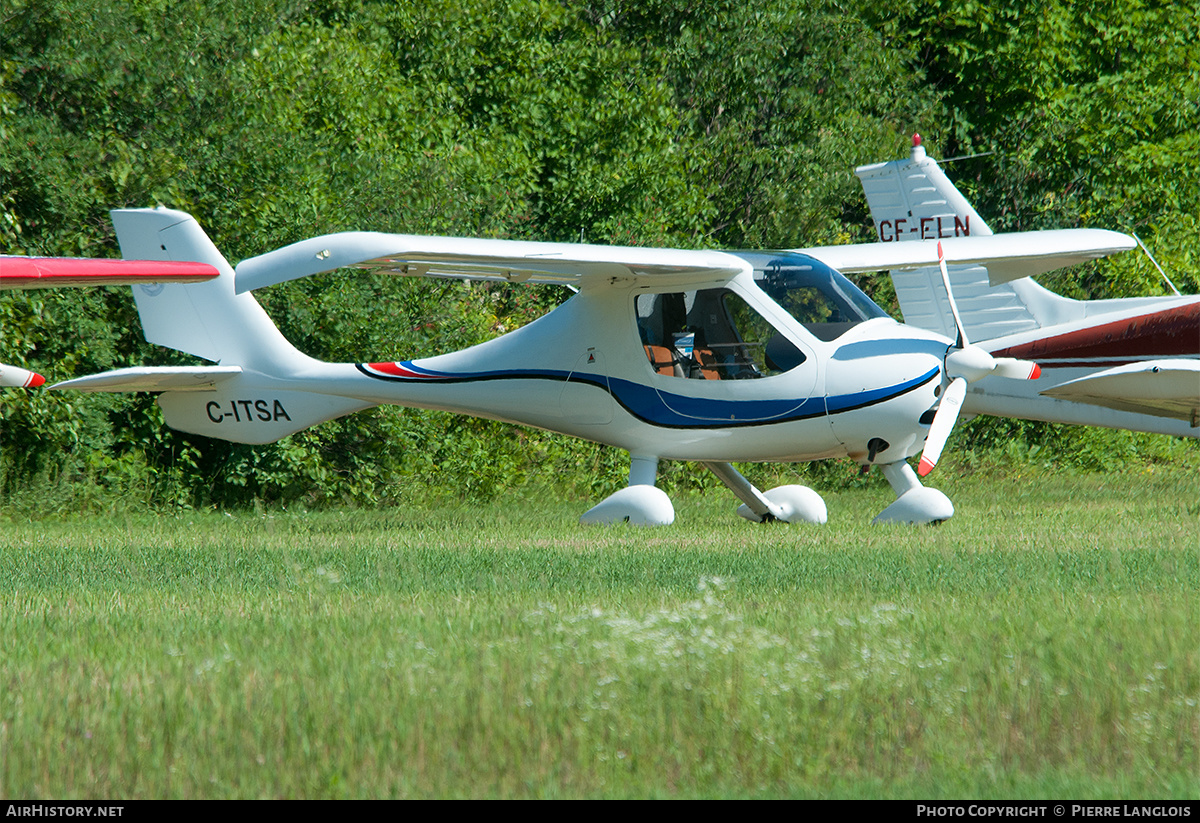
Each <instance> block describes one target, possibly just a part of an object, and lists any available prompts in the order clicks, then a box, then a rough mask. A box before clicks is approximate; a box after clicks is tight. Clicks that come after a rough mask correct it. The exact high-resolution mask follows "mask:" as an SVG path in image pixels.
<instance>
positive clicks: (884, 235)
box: [854, 135, 1065, 342]
mask: <svg viewBox="0 0 1200 823" xmlns="http://www.w3.org/2000/svg"><path fill="white" fill-rule="evenodd" d="M854 173H855V174H857V175H858V178H859V180H860V181H861V182H862V187H863V193H864V194H865V195H866V197H867V205H868V206H870V208H871V219H872V220H874V222H875V232H876V234H877V236H878V238H879V240H880V242H886V243H894V242H905V241H910V240H933V239H941V238H947V237H966V236H972V235H973V236H980V235H990V234H991V233H992V230H991V228H990V227H989V226H988V224H987V223H985V222H984V220H983V218H982V217H980V216H979V213H978V212H977V211H975V209H974V207H972V206H971V204H970V203H969V202H968V201H967V199H966V198H965V197H963V195H962V193H961V192H960V191H959V190H958V189H957V188H956V187H955V185H954V184H953V183H952V182H950V178H948V177H947V176H946V174H945V172H943V171H942V170H941V168H940V167H939V166H938V164H937V161H936V160H934V159H933V158H932V157H929V156H928V155H926V153H925V147H924V146H922V145H921V138H920V136H919V135H913V147H912V152H911V153H910V154H909V156H908V158H907V159H905V160H891V161H888V162H886V163H875V164H873V165H869V166H859V167H858V168H857V169H855V170H854ZM948 270H949V271H948V273H949V277H950V283H951V286H952V288H953V290H954V297H955V300H956V301H957V303H958V309H959V312H960V315H961V317H962V324H963V328H964V330H965V331H966V333H967V335H968V336H969V337H970V339H971V340H974V341H976V342H981V341H984V340H992V339H995V338H997V337H1003V336H1005V335H1009V334H1017V333H1018V332H1024V331H1032V330H1034V329H1037V328H1040V327H1041V325H1042V324H1043V322H1046V320H1047V319H1048V318H1049V317H1050V316H1052V315H1053V312H1054V310H1055V309H1056V308H1057V307H1058V305H1059V303H1061V302H1064V301H1065V298H1061V297H1059V296H1058V295H1056V294H1053V293H1052V292H1049V291H1046V290H1045V289H1043V288H1042V287H1041V286H1039V285H1037V284H1036V283H1034V282H1033V281H1032V280H1029V279H1028V278H1025V279H1023V280H1019V281H1014V282H1011V283H1004V284H1002V285H999V286H992V285H991V283H990V281H989V278H988V271H987V267H986V266H961V265H960V266H949V267H948ZM892 283H893V285H894V286H895V287H896V298H897V300H898V301H899V303H900V311H901V312H902V313H903V315H904V322H905V323H908V324H910V325H913V326H918V327H920V328H923V329H929V330H931V331H936V332H939V333H941V334H944V335H946V336H947V337H951V338H953V337H954V336H955V334H956V329H955V326H954V323H953V320H952V318H951V313H950V310H949V305H948V303H947V300H946V297H945V295H944V289H943V286H942V281H941V272H940V271H939V270H938V268H937V267H936V266H930V267H927V268H920V269H909V270H906V271H901V270H896V271H893V272H892Z"/></svg>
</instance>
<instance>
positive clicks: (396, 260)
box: [234, 232, 746, 293]
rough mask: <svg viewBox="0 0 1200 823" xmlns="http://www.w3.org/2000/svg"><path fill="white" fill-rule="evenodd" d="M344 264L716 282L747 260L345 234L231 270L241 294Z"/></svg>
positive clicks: (464, 273)
mask: <svg viewBox="0 0 1200 823" xmlns="http://www.w3.org/2000/svg"><path fill="white" fill-rule="evenodd" d="M347 266H350V267H355V268H364V269H373V270H375V271H378V272H381V273H384V274H398V275H407V276H410V277H411V276H417V277H450V278H457V279H464V280H491V281H502V282H510V283H553V284H559V285H572V286H582V285H584V284H585V283H586V282H588V281H591V280H610V279H612V278H638V277H643V276H647V275H651V276H661V275H674V276H675V277H680V278H685V279H693V280H705V279H713V278H714V277H722V276H729V275H733V274H736V273H738V272H740V271H742V270H744V269H745V268H746V263H745V262H744V261H742V260H741V259H739V258H736V257H733V256H731V255H727V254H724V253H722V252H718V251H691V250H680V249H652V248H630V247H621V246H599V245H586V244H577V243H532V242H525V241H519V240H488V239H482V238H466V237H425V236H420V235H404V234H383V233H379V232H343V233H341V234H327V235H324V236H322V237H314V238H311V239H309V240H302V241H300V242H299V243H293V244H292V245H290V246H285V247H284V248H282V249H276V250H275V251H271V252H267V253H266V254H262V255H259V256H258V257H251V258H248V259H246V260H243V261H242V262H240V263H238V265H237V267H236V268H235V270H234V271H235V274H236V289H237V291H238V292H239V293H242V292H247V291H251V290H253V289H260V288H263V287H264V286H271V285H274V284H276V283H284V282H286V281H289V280H297V279H299V278H301V277H308V276H309V275H313V274H320V273H322V272H328V271H333V270H334V269H339V268H344V267H347Z"/></svg>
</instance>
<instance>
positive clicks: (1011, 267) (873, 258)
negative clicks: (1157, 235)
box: [795, 229, 1137, 286]
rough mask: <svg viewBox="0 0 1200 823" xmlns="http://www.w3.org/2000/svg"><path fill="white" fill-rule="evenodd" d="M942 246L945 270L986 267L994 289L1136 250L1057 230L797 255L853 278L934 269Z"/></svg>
mask: <svg viewBox="0 0 1200 823" xmlns="http://www.w3.org/2000/svg"><path fill="white" fill-rule="evenodd" d="M939 242H940V243H941V244H942V247H943V248H944V250H945V254H946V263H947V264H951V265H953V264H962V263H965V264H971V265H985V266H987V271H988V279H989V281H990V282H991V284H992V285H993V286H994V285H997V284H1000V283H1007V282H1009V281H1010V280H1018V279H1020V278H1022V277H1032V276H1034V275H1037V274H1043V273H1045V272H1048V271H1054V270H1055V269H1061V268H1064V267H1066V266H1073V265H1075V264H1076V263H1083V262H1086V261H1088V260H1096V259H1098V258H1101V257H1107V256H1108V255H1110V254H1115V253H1116V252H1120V251H1128V250H1129V249H1132V248H1134V247H1135V246H1136V245H1137V242H1136V241H1135V240H1134V239H1133V238H1132V237H1130V236H1129V235H1126V234H1121V233H1120V232H1115V231H1108V230H1107V229H1055V230H1052V231H1024V232H1009V233H1006V234H993V235H981V236H972V237H948V238H946V239H944V240H941V241H938V240H936V239H935V240H916V241H912V242H907V243H854V244H848V245H844V246H823V247H816V248H809V249H796V250H795V251H798V252H800V253H802V254H809V255H812V256H813V257H815V258H817V259H818V260H820V261H821V262H823V263H825V264H826V265H829V266H832V267H833V268H835V269H837V270H838V271H840V272H842V273H843V274H853V273H856V272H867V271H885V270H897V269H915V268H921V267H924V266H936V265H937V264H938V248H937V247H938V243H939Z"/></svg>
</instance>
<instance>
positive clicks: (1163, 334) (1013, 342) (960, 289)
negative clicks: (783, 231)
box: [805, 136, 1200, 437]
mask: <svg viewBox="0 0 1200 823" xmlns="http://www.w3.org/2000/svg"><path fill="white" fill-rule="evenodd" d="M855 173H856V174H857V175H858V177H859V178H860V180H861V181H862V186H863V191H864V192H865V194H866V197H867V202H868V204H869V205H870V208H871V216H872V218H873V219H874V221H875V227H876V230H877V233H878V236H879V242H878V243H876V244H875V245H876V246H877V247H878V252H877V253H878V255H879V257H878V259H877V260H874V261H870V262H866V263H864V261H863V259H862V258H863V254H862V253H861V251H854V250H853V249H854V248H855V247H844V248H846V249H848V250H849V251H847V252H842V251H839V248H841V247H831V248H825V249H809V250H805V251H807V252H808V253H810V254H812V255H814V256H815V257H818V258H819V259H821V260H823V261H824V262H826V263H828V264H829V265H831V266H834V267H835V268H840V269H841V270H842V271H844V272H856V271H870V270H884V269H889V268H890V270H891V275H892V281H893V283H894V284H895V287H896V296H897V297H898V299H899V302H900V310H901V312H902V313H903V315H904V322H905V323H906V324H909V325H913V326H917V327H919V328H923V329H928V330H931V331H936V332H939V333H942V334H947V335H951V336H952V335H953V330H954V328H955V326H954V319H953V314H952V311H951V306H950V305H949V302H948V301H947V299H946V294H947V292H946V289H945V288H944V287H943V284H942V279H941V272H940V271H939V269H938V266H937V265H936V262H937V256H936V245H937V243H938V241H939V240H940V241H941V242H942V243H943V244H945V246H946V247H947V248H949V247H950V246H952V245H953V244H955V243H960V242H962V241H963V240H966V239H968V238H969V239H972V240H978V241H980V242H983V243H998V244H1004V243H1007V242H1009V241H1008V238H1011V237H1012V236H1013V235H993V234H992V231H991V229H990V228H988V226H987V224H986V223H985V222H984V221H983V219H982V218H981V217H980V216H979V214H978V213H976V211H975V210H974V209H973V208H972V207H971V205H970V204H969V203H968V202H967V200H966V199H965V198H964V197H963V196H962V194H961V193H960V192H959V191H958V189H957V188H956V187H955V186H954V184H953V183H951V182H950V180H949V179H948V178H947V177H946V175H945V173H943V172H942V170H941V169H940V168H939V167H938V164H937V162H936V161H934V160H933V159H932V158H930V157H928V156H927V155H926V153H925V149H924V148H923V147H922V146H921V144H920V138H919V137H917V136H914V138H913V148H912V153H911V155H910V157H909V158H908V159H905V160H893V161H890V162H886V163H878V164H874V165H869V166H861V167H859V168H857V169H856V170H855ZM1023 234H1024V235H1025V236H1026V237H1028V238H1030V242H1031V243H1034V244H1036V243H1038V242H1041V241H1040V240H1039V239H1038V238H1039V236H1040V237H1041V238H1043V239H1044V240H1045V241H1047V242H1050V241H1053V240H1054V239H1055V238H1058V237H1060V236H1062V235H1063V232H1059V231H1048V232H1025V233H1023ZM1114 245H1115V246H1117V248H1114V249H1113V251H1117V250H1120V247H1121V246H1123V247H1124V248H1125V249H1132V248H1134V246H1135V241H1134V239H1133V238H1126V241H1125V242H1124V243H1123V244H1114ZM851 257H852V258H855V259H854V260H849V259H848V258H851ZM948 262H950V263H951V265H949V266H948V267H947V268H948V277H949V282H950V287H951V290H952V293H953V296H954V302H955V303H956V307H957V309H958V312H959V315H960V317H961V322H962V327H963V329H964V330H965V332H966V333H967V335H968V337H969V339H970V340H971V341H972V342H974V343H975V344H976V345H978V346H980V347H981V348H983V349H985V350H987V351H988V352H989V353H991V354H992V355H995V356H1008V357H1022V358H1029V359H1033V360H1036V361H1037V362H1038V363H1039V364H1040V365H1041V367H1042V369H1043V370H1044V371H1043V378H1042V379H1041V380H1039V381H1038V382H1037V383H1036V384H1034V383H1030V382H1028V381H1017V380H1008V379H1005V378H1002V377H996V376H991V377H988V378H985V379H983V380H980V381H978V382H977V383H974V384H972V385H971V386H970V389H969V391H967V393H966V397H965V398H964V401H963V412H964V413H968V414H989V415H995V416H999V417H1016V418H1023V419H1027V420H1044V421H1050V422H1059V423H1075V424H1083V425H1092V426H1105V427H1108V428H1117V429H1129V430H1133V431H1146V432H1158V433H1162V434H1169V435H1178V436H1184V437H1197V436H1200V428H1197V427H1198V426H1200V296H1194V295H1193V296H1165V297H1140V298H1124V299H1116V300H1072V299H1069V298H1066V297H1062V296H1060V295H1057V294H1055V293H1053V292H1051V291H1049V290H1047V289H1045V288H1043V287H1042V286H1039V285H1038V284H1037V283H1036V282H1034V281H1033V280H1032V279H1030V278H1029V276H1028V275H1031V274H1036V273H1037V272H1034V271H1031V270H1029V269H1027V268H1024V267H1023V266H1021V265H1016V266H1014V265H1011V263H1010V262H1009V261H1005V260H1000V259H996V260H987V259H986V258H983V259H981V260H980V262H979V264H977V265H976V264H971V263H967V264H965V265H953V262H954V261H953V260H949V259H948ZM1168 282H1169V281H1168ZM1172 290H1174V287H1173V286H1172Z"/></svg>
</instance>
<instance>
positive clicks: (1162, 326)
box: [992, 303, 1200, 366]
mask: <svg viewBox="0 0 1200 823" xmlns="http://www.w3.org/2000/svg"><path fill="white" fill-rule="evenodd" d="M992 354H993V355H994V356H996V357H1019V358H1023V359H1026V360H1037V361H1039V362H1042V363H1043V365H1047V364H1046V363H1045V361H1047V360H1067V359H1070V360H1088V359H1101V358H1103V359H1104V360H1105V361H1107V363H1106V364H1107V365H1109V366H1115V365H1118V361H1119V360H1121V359H1122V358H1123V359H1124V361H1123V362H1134V361H1137V360H1145V359H1147V358H1156V357H1178V356H1181V355H1183V356H1196V355H1200V303H1190V304H1188V305H1186V306H1179V307H1177V308H1173V309H1164V310H1162V311H1157V312H1153V313H1151V314H1142V315H1138V316H1137V317H1127V318H1125V319H1124V320H1116V321H1113V322H1111V323H1105V324H1103V325H1099V326H1092V327H1090V328H1086V329H1078V330H1076V331H1072V332H1067V333H1065V334H1059V335H1055V336H1054V337H1047V338H1045V339H1043V340H1034V341H1032V342H1030V343H1021V344H1019V345H1016V346H1010V347H1008V348H1006V349H999V350H997V351H994V352H992Z"/></svg>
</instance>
